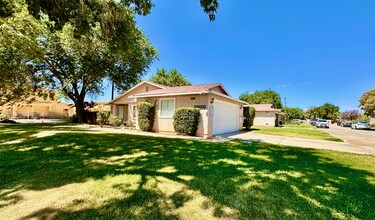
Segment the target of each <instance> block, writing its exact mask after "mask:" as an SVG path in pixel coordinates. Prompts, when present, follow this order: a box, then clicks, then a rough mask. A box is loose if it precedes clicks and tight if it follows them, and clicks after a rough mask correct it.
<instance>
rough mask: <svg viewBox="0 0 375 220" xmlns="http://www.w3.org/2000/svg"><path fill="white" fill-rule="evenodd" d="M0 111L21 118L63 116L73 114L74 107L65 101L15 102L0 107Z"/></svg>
mask: <svg viewBox="0 0 375 220" xmlns="http://www.w3.org/2000/svg"><path fill="white" fill-rule="evenodd" d="M1 110H2V111H1V113H2V114H4V115H6V116H8V117H22V118H32V117H38V118H39V117H41V118H63V117H68V116H72V115H73V114H75V112H74V109H73V108H71V107H70V106H69V104H67V103H63V102H56V101H49V102H48V101H44V102H43V103H38V102H34V103H29V104H26V103H15V104H13V105H5V106H2V107H1Z"/></svg>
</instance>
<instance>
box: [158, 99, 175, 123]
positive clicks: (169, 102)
mask: <svg viewBox="0 0 375 220" xmlns="http://www.w3.org/2000/svg"><path fill="white" fill-rule="evenodd" d="M174 109H175V100H174V99H161V100H160V117H166V118H172V116H173V113H174Z"/></svg>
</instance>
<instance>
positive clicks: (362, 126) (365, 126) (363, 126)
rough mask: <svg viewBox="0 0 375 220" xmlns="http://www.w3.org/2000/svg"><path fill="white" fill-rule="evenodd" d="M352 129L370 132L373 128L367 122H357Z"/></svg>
mask: <svg viewBox="0 0 375 220" xmlns="http://www.w3.org/2000/svg"><path fill="white" fill-rule="evenodd" d="M352 129H364V130H369V129H371V126H370V124H369V123H367V122H365V121H357V122H355V123H353V124H352Z"/></svg>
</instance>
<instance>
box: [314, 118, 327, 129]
mask: <svg viewBox="0 0 375 220" xmlns="http://www.w3.org/2000/svg"><path fill="white" fill-rule="evenodd" d="M315 127H317V128H329V123H328V121H327V120H325V119H319V120H317V121H316V124H315Z"/></svg>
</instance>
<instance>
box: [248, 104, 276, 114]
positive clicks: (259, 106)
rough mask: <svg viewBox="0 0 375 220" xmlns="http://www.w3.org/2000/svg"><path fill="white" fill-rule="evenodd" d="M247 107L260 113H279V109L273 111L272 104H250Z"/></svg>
mask: <svg viewBox="0 0 375 220" xmlns="http://www.w3.org/2000/svg"><path fill="white" fill-rule="evenodd" d="M248 106H251V107H254V108H255V110H256V111H261V112H266V111H267V112H272V111H275V112H279V111H281V109H275V108H274V107H273V105H272V104H250V105H248Z"/></svg>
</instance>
